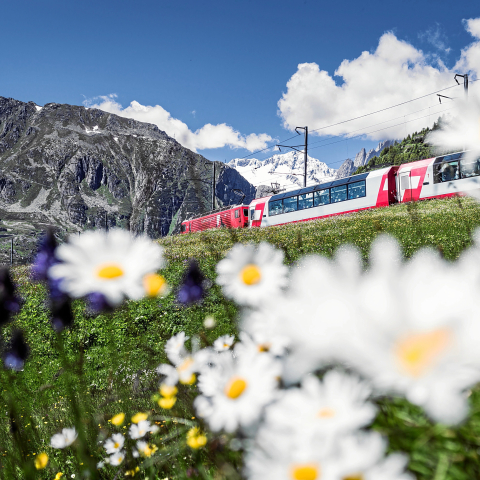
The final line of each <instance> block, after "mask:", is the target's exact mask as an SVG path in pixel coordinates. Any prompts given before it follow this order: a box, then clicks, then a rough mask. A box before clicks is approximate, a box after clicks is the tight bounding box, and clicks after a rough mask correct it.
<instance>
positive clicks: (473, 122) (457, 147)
mask: <svg viewBox="0 0 480 480" xmlns="http://www.w3.org/2000/svg"><path fill="white" fill-rule="evenodd" d="M452 107H453V108H452V113H451V116H449V118H448V119H442V123H441V128H439V129H438V130H434V131H432V132H430V133H429V134H428V136H427V138H426V139H425V141H426V142H427V143H430V144H432V145H433V146H434V147H437V149H439V150H441V151H442V150H443V151H445V150H447V151H462V150H468V151H467V152H466V155H465V158H466V160H467V163H470V162H469V161H470V160H471V161H473V160H476V159H477V158H478V157H479V156H480V100H479V99H477V98H476V97H475V96H474V95H471V96H469V97H468V99H465V98H457V99H455V101H454V102H452Z"/></svg>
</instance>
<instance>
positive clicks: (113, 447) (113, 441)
mask: <svg viewBox="0 0 480 480" xmlns="http://www.w3.org/2000/svg"><path fill="white" fill-rule="evenodd" d="M124 443H125V437H124V436H123V435H122V434H121V433H114V434H113V435H112V438H109V439H108V440H106V441H105V444H104V445H103V446H104V448H105V450H106V451H107V453H108V454H111V453H116V452H119V451H120V450H121V449H122V448H123V444H124Z"/></svg>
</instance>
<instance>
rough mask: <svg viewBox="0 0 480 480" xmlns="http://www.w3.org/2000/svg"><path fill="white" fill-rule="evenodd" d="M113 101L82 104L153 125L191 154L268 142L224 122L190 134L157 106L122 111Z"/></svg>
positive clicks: (106, 98) (100, 99)
mask: <svg viewBox="0 0 480 480" xmlns="http://www.w3.org/2000/svg"><path fill="white" fill-rule="evenodd" d="M116 98H117V96H116V95H115V94H110V95H106V96H100V97H95V98H94V99H91V100H87V101H85V102H84V105H86V106H88V107H90V108H98V109H100V110H103V111H105V112H109V113H114V114H116V115H120V116H122V117H127V118H133V119H135V120H138V121H140V122H147V123H153V124H155V125H157V126H158V128H160V130H163V131H164V132H166V133H167V134H168V135H170V136H171V137H175V139H176V140H177V141H178V142H179V143H181V144H182V145H184V146H185V147H187V148H190V149H191V150H193V151H195V152H196V151H197V150H203V149H206V148H222V147H225V146H228V147H230V148H245V149H246V150H248V151H250V152H253V151H254V150H260V149H263V148H266V147H267V143H268V142H270V141H271V140H272V137H270V135H267V134H265V133H260V134H256V133H251V134H250V135H242V134H241V133H240V132H238V131H237V130H234V129H233V128H232V127H231V126H229V125H227V124H225V123H220V124H217V125H212V124H210V123H207V124H206V125H204V126H203V127H202V128H200V129H198V130H196V131H195V132H192V131H191V130H190V129H189V128H188V126H187V124H186V123H184V122H182V121H181V120H179V119H178V118H173V117H172V116H171V115H170V113H169V112H167V111H166V110H165V109H164V108H163V107H161V106H160V105H155V106H153V107H152V106H148V105H142V104H140V103H139V102H137V101H133V102H131V103H130V105H129V106H128V107H125V108H123V107H122V105H121V104H120V103H118V102H117V100H116ZM192 113H194V112H192Z"/></svg>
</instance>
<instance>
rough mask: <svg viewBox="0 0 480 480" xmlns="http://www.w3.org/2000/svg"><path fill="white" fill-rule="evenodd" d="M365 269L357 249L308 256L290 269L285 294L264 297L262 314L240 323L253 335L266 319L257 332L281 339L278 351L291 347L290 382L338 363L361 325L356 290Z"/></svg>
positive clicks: (286, 364) (287, 380)
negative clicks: (328, 255)
mask: <svg viewBox="0 0 480 480" xmlns="http://www.w3.org/2000/svg"><path fill="white" fill-rule="evenodd" d="M362 268H363V265H362V259H361V256H360V254H359V253H358V251H357V250H356V249H354V248H348V247H344V248H342V249H340V250H339V252H338V253H337V255H336V258H335V260H334V261H332V260H328V259H326V258H324V257H319V256H307V257H305V258H304V259H303V260H301V261H300V262H299V263H298V264H297V266H296V267H294V268H292V269H291V276H290V287H289V289H288V290H287V291H286V292H285V294H284V295H282V296H277V297H275V298H272V299H270V300H269V299H268V298H265V301H264V302H263V304H262V306H261V308H259V309H258V313H251V312H246V314H245V315H244V319H243V325H242V326H244V328H245V329H246V330H247V332H249V333H251V332H253V333H255V332H256V330H255V324H256V323H257V322H259V321H260V319H261V318H262V317H264V319H265V320H264V321H263V322H264V326H262V327H260V330H259V334H261V335H263V336H264V337H266V341H267V342H268V343H270V342H271V343H272V345H273V343H274V338H276V339H277V340H276V341H275V343H277V344H278V345H277V347H278V348H277V351H276V352H275V353H277V354H281V353H283V352H284V351H285V348H286V347H288V351H289V354H288V355H287V356H286V357H285V362H284V371H283V373H282V378H283V380H284V382H285V383H286V384H289V383H296V382H298V381H299V380H300V379H301V378H302V377H303V376H304V375H305V374H307V373H309V372H312V371H315V370H317V369H318V368H320V367H324V366H326V365H329V364H331V363H333V362H335V361H337V358H338V356H339V354H342V353H343V352H345V351H346V352H348V350H349V349H350V346H349V340H350V334H349V333H348V332H349V331H350V328H351V327H350V325H351V324H352V323H353V324H355V323H356V322H357V323H361V322H360V320H359V316H358V305H357V304H356V294H355V291H356V289H357V288H358V282H359V278H360V275H361V271H362ZM272 353H274V352H273V351H272Z"/></svg>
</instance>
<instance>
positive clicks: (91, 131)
mask: <svg viewBox="0 0 480 480" xmlns="http://www.w3.org/2000/svg"><path fill="white" fill-rule="evenodd" d="M85 131H86V132H87V133H101V132H100V130H99V128H98V125H95V126H94V127H93V130H89V129H88V127H85Z"/></svg>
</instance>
